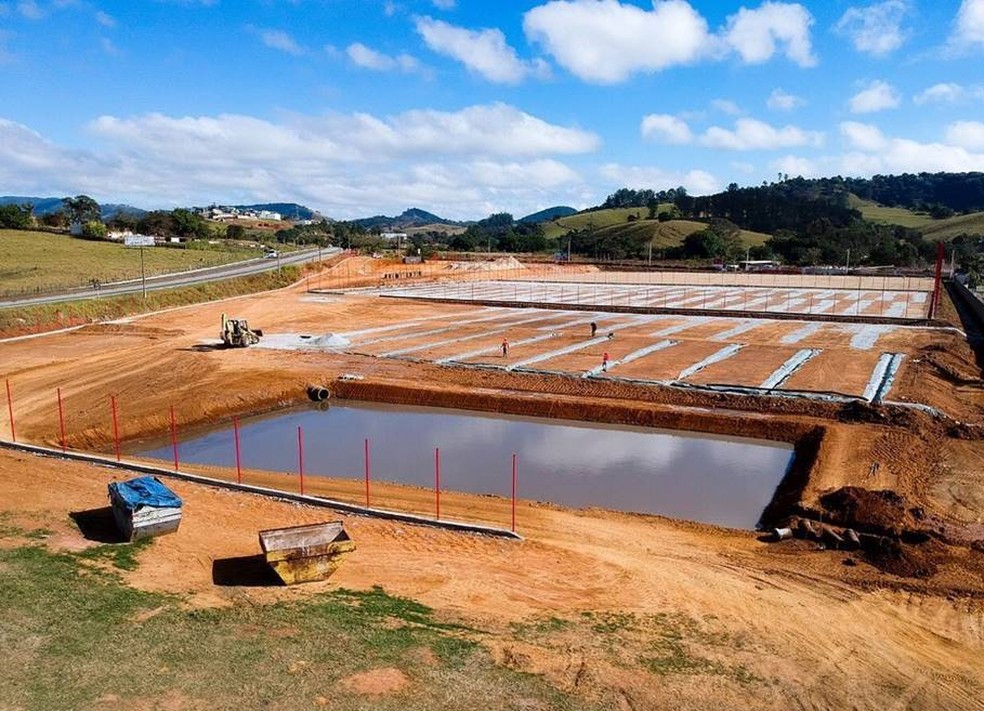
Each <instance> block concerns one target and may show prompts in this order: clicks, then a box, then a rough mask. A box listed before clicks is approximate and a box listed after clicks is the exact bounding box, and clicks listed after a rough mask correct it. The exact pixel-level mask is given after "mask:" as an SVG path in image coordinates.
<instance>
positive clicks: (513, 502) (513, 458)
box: [512, 452, 516, 533]
mask: <svg viewBox="0 0 984 711" xmlns="http://www.w3.org/2000/svg"><path fill="white" fill-rule="evenodd" d="M512 531H513V533H515V532H516V453H515V452H513V455H512Z"/></svg>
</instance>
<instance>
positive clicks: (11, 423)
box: [7, 379, 17, 442]
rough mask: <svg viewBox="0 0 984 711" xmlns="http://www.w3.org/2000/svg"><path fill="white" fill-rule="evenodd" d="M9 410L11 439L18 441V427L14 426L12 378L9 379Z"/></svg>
mask: <svg viewBox="0 0 984 711" xmlns="http://www.w3.org/2000/svg"><path fill="white" fill-rule="evenodd" d="M7 412H8V413H10V439H11V441H12V442H16V441H17V429H16V428H15V427H14V398H13V397H12V396H11V394H10V380H9V379H8V380H7Z"/></svg>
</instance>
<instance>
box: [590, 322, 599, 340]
mask: <svg viewBox="0 0 984 711" xmlns="http://www.w3.org/2000/svg"><path fill="white" fill-rule="evenodd" d="M597 332H598V324H596V323H595V322H594V321H592V322H591V337H592V338H594V337H595V334H596V333H597Z"/></svg>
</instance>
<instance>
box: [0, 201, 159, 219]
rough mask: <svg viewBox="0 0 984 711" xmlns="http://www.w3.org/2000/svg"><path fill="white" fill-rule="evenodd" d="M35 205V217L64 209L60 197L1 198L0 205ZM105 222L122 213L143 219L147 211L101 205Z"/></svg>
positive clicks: (132, 207)
mask: <svg viewBox="0 0 984 711" xmlns="http://www.w3.org/2000/svg"><path fill="white" fill-rule="evenodd" d="M11 204H14V205H33V206H34V211H33V212H34V215H35V217H43V216H45V215H51V214H53V213H55V212H58V211H59V210H61V209H62V199H61V198H58V197H26V196H22V195H4V196H0V205H11ZM99 208H100V211H101V212H102V219H103V220H111V219H112V218H114V217H116V215H119V214H120V213H123V214H126V215H131V216H133V217H143V216H144V215H146V214H147V211H146V210H141V209H140V208H139V207H134V206H133V205H122V204H115V203H105V204H101V205H99Z"/></svg>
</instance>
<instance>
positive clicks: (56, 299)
mask: <svg viewBox="0 0 984 711" xmlns="http://www.w3.org/2000/svg"><path fill="white" fill-rule="evenodd" d="M341 251H342V250H341V249H340V248H338V247H322V248H321V249H320V250H318V249H303V250H299V251H297V252H287V253H281V254H280V256H279V257H277V258H276V259H274V258H270V257H259V258H257V259H250V260H248V261H245V262H233V263H232V264H223V265H222V266H218V267H208V268H206V269H195V270H192V271H188V272H175V273H173V274H161V275H158V276H153V277H147V280H146V282H147V284H146V285H147V291H158V290H160V289H173V288H175V287H179V286H191V285H193V284H201V283H204V282H209V281H220V280H222V279H231V278H233V277H241V276H248V275H250V274H259V273H260V272H267V271H272V270H274V269H278V268H280V267H282V266H283V267H286V266H291V265H298V264H306V263H307V262H316V261H318V259H319V256H320V258H321V259H328V258H330V257H333V256H334V255H336V254H338V253H339V252H341ZM143 288H144V287H143V284H142V283H141V280H140V279H131V280H129V281H121V282H116V283H112V284H102V285H101V286H100V288H99V289H95V288H93V287H79V288H76V289H67V290H65V291H60V292H57V293H51V294H42V295H39V296H30V297H15V298H11V299H6V298H0V309H9V308H14V307H17V306H38V305H40V304H57V303H62V302H65V301H78V300H80V299H105V298H107V297H110V296H121V295H124V294H139V293H141V292H142V290H143Z"/></svg>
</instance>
